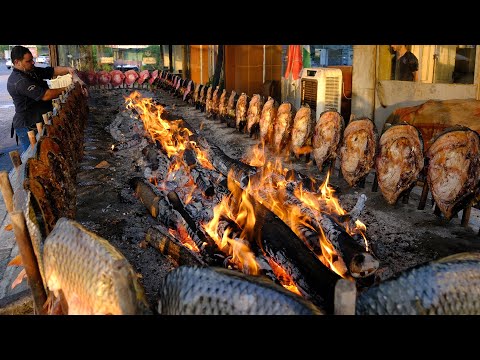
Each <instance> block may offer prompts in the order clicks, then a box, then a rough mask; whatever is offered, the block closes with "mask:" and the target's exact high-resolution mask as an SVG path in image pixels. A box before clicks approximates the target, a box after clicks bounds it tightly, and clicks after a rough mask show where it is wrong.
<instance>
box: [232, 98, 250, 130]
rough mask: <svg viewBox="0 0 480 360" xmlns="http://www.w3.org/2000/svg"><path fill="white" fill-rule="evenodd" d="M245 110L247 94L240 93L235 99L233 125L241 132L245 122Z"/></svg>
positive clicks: (246, 107) (246, 108)
mask: <svg viewBox="0 0 480 360" xmlns="http://www.w3.org/2000/svg"><path fill="white" fill-rule="evenodd" d="M247 110H248V96H247V94H245V93H242V94H241V95H240V97H239V98H238V101H237V106H236V108H235V127H236V128H237V130H238V131H240V132H242V130H243V128H244V127H245V125H246V124H247Z"/></svg>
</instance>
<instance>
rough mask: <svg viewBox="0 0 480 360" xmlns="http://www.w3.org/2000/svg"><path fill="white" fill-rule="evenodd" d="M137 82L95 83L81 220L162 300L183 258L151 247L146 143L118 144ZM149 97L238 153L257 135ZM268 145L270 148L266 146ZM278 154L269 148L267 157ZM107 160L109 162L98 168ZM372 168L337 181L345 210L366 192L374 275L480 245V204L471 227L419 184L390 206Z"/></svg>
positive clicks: (82, 171)
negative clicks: (358, 183)
mask: <svg viewBox="0 0 480 360" xmlns="http://www.w3.org/2000/svg"><path fill="white" fill-rule="evenodd" d="M130 91H131V90H130V89H117V90H92V91H91V97H90V100H89V101H90V103H89V105H90V117H89V123H88V125H87V126H88V127H87V130H86V138H85V156H84V158H83V161H82V163H81V164H80V168H79V171H78V175H77V185H78V187H77V192H78V194H77V221H79V222H80V223H82V224H83V225H85V226H86V227H87V228H89V229H90V230H92V231H94V232H96V233H98V234H99V235H100V236H103V237H104V238H106V239H107V240H109V241H110V242H111V243H112V244H113V245H115V246H116V247H117V248H118V249H119V250H120V251H121V252H122V253H123V254H124V255H125V256H126V258H127V259H128V260H129V261H130V262H131V264H132V265H133V266H134V268H135V269H136V271H137V272H138V273H139V274H140V275H141V281H142V284H143V285H144V287H145V290H146V294H147V298H148V300H149V302H150V304H155V303H156V301H157V292H158V286H159V281H160V279H161V278H162V277H163V276H165V274H166V273H167V272H168V271H170V270H171V269H173V268H174V267H175V266H177V265H176V263H175V262H174V261H173V260H172V259H170V258H168V257H166V256H163V255H162V254H160V253H158V252H157V251H156V250H154V249H153V248H151V247H149V246H145V242H144V239H145V233H146V231H147V229H148V227H149V226H152V225H155V223H156V220H154V219H153V218H152V217H151V216H150V215H148V213H147V212H146V210H145V207H144V205H143V204H142V203H141V202H140V201H139V200H137V199H136V198H135V197H134V196H133V195H132V191H131V189H130V186H129V184H128V180H129V179H130V178H132V177H133V176H141V175H142V174H143V169H144V167H143V166H144V160H143V155H142V152H141V150H142V148H143V147H144V145H146V141H145V140H144V141H143V142H142V143H139V141H136V143H135V141H134V142H133V143H134V146H131V147H129V148H127V149H124V150H119V151H112V149H111V146H112V144H118V142H119V136H122V134H123V136H125V139H126V140H129V139H137V140H138V136H137V138H136V137H135V136H136V135H135V132H134V131H133V122H134V120H133V119H131V118H130V114H131V112H130V111H129V110H126V108H125V101H124V96H126V95H128V93H129V92H130ZM141 93H142V94H143V96H145V97H152V98H154V99H156V100H158V102H159V103H162V104H165V105H166V110H167V111H168V112H169V114H170V115H171V116H176V115H178V117H179V118H183V119H185V120H186V121H187V122H188V123H189V124H190V125H192V126H193V127H194V128H195V129H197V130H198V132H199V134H200V135H202V136H203V137H204V138H206V139H207V140H208V141H209V142H211V143H213V144H216V145H218V146H219V147H220V148H221V149H223V151H224V152H225V153H226V154H227V155H229V156H231V157H233V158H237V159H241V158H244V157H245V156H246V155H247V153H248V152H249V151H250V149H251V148H252V146H253V145H255V144H257V143H258V140H255V139H252V138H250V137H248V136H247V135H245V134H240V133H239V132H237V131H236V130H235V129H233V128H229V127H227V126H226V124H225V123H220V122H219V121H218V120H210V119H207V118H206V116H205V113H201V112H200V111H199V110H196V109H195V108H194V107H192V106H190V105H188V104H186V103H184V102H182V101H181V100H180V99H178V98H175V97H172V96H171V95H170V94H167V93H166V92H164V91H162V90H159V91H158V92H157V93H155V94H154V93H152V92H150V91H147V90H141ZM112 122H115V123H116V129H119V130H120V132H118V131H117V133H113V135H115V136H116V137H117V138H116V139H115V138H113V137H112V133H111V132H110V124H111V123H112ZM267 151H268V150H267ZM273 157H274V155H273V154H269V153H268V158H269V159H273ZM281 160H282V161H283V164H284V166H285V167H288V168H294V169H296V170H298V171H301V172H303V173H305V174H308V175H310V176H312V177H315V178H317V179H319V180H323V178H324V177H325V173H320V172H319V171H318V169H317V168H316V167H315V165H313V164H312V163H311V162H310V163H306V162H305V160H304V159H294V158H282V159H281ZM102 161H106V162H107V163H108V165H107V166H106V167H103V168H95V166H96V165H97V164H99V163H100V162H102ZM373 178H374V176H373V174H369V176H368V177H367V180H366V184H365V187H364V188H360V187H354V188H350V187H349V186H348V184H347V183H346V181H345V180H344V179H343V178H341V177H339V176H338V164H337V169H336V171H334V174H332V176H331V179H330V182H331V184H333V185H335V186H336V187H338V189H339V191H338V197H339V200H340V203H341V204H342V206H343V207H344V208H345V210H349V209H351V208H352V207H353V206H354V204H355V202H356V201H357V199H358V197H359V195H360V194H362V193H363V194H365V195H366V196H367V202H366V207H365V210H364V211H363V213H362V215H361V216H360V220H362V222H363V223H365V224H366V226H367V238H368V239H369V241H370V244H371V247H372V249H373V251H374V253H375V254H376V255H377V257H378V258H379V260H380V268H379V270H378V271H377V273H376V277H375V282H380V281H384V280H386V279H388V278H390V277H392V276H395V275H398V274H399V273H400V272H402V271H404V270H405V269H408V268H410V267H413V266H415V265H418V264H421V263H424V262H426V261H430V260H433V259H437V258H441V257H444V256H447V255H450V254H454V253H458V252H463V251H472V250H475V251H478V250H480V237H479V236H478V235H477V232H478V223H479V222H478V211H477V210H476V209H472V210H473V211H472V215H471V222H470V226H468V227H462V226H461V225H460V218H458V217H455V218H453V219H452V220H451V221H449V222H447V221H445V220H444V219H443V218H441V217H437V216H435V215H434V214H433V209H432V207H431V201H430V199H429V200H428V201H427V206H426V208H425V210H417V206H418V202H419V194H420V192H421V188H420V187H416V188H414V190H413V191H412V193H411V196H410V200H409V203H408V204H403V203H402V202H401V201H399V202H398V203H397V204H396V205H394V206H391V205H388V204H387V202H386V201H385V200H384V199H383V197H382V195H381V192H380V191H378V192H372V191H371V188H372V182H373Z"/></svg>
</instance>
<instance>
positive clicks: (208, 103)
mask: <svg viewBox="0 0 480 360" xmlns="http://www.w3.org/2000/svg"><path fill="white" fill-rule="evenodd" d="M212 96H213V86H209V87H208V90H207V95H206V97H205V112H206V113H207V118H210V117H211V116H212V115H213V99H212Z"/></svg>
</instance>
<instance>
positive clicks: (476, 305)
mask: <svg viewBox="0 0 480 360" xmlns="http://www.w3.org/2000/svg"><path fill="white" fill-rule="evenodd" d="M356 314H357V315H479V314H480V253H460V254H456V255H452V256H448V257H446V258H443V259H440V260H437V261H433V262H430V263H427V264H423V265H420V266H418V267H415V268H412V269H409V270H407V271H405V272H403V273H402V274H400V276H398V277H397V278H395V279H391V280H387V281H385V282H383V283H380V284H379V285H376V286H374V287H372V288H370V289H368V290H366V291H365V292H363V293H361V294H360V295H359V297H358V298H357V302H356Z"/></svg>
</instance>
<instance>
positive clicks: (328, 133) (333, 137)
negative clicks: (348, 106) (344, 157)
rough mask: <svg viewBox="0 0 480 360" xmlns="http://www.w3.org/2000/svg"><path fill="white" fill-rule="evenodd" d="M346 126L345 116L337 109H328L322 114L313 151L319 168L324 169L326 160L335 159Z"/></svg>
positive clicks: (316, 127) (314, 139) (316, 126)
mask: <svg viewBox="0 0 480 360" xmlns="http://www.w3.org/2000/svg"><path fill="white" fill-rule="evenodd" d="M344 127H345V122H344V121H343V117H342V115H340V113H338V112H337V111H333V110H327V111H324V112H323V113H321V114H320V117H319V118H318V120H317V123H316V125H315V130H314V133H313V142H312V147H313V150H312V153H313V157H314V159H315V163H316V164H317V167H318V170H320V171H322V169H323V164H324V162H326V161H329V160H331V161H335V159H336V157H337V153H338V149H339V147H340V143H341V141H342V133H343V129H344Z"/></svg>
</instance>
